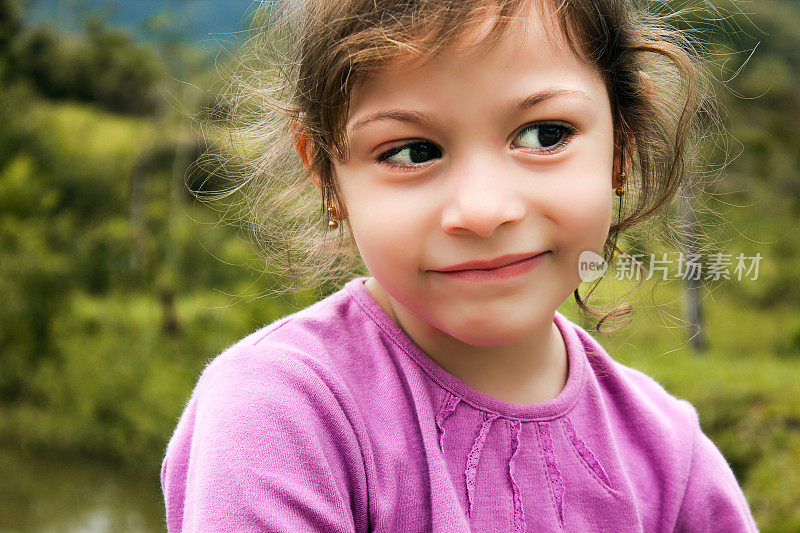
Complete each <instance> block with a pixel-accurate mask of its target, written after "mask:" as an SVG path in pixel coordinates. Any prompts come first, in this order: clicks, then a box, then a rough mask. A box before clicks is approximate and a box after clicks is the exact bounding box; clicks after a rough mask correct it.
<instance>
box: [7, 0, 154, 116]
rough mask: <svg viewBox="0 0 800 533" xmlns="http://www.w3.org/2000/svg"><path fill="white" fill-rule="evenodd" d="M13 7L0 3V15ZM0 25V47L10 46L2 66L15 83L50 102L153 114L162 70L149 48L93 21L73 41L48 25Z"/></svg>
mask: <svg viewBox="0 0 800 533" xmlns="http://www.w3.org/2000/svg"><path fill="white" fill-rule="evenodd" d="M12 5H14V4H13V3H9V2H8V1H7V0H3V1H2V2H0V6H2V7H0V10H2V11H12V10H13V9H12V8H11V7H9V6H12ZM10 20H11V21H10V22H8V23H5V24H2V25H0V43H1V42H2V41H3V40H4V39H5V40H7V41H8V45H7V46H5V47H3V48H7V53H5V54H2V55H3V56H5V57H4V58H3V59H4V62H5V63H6V64H7V68H8V70H9V72H10V75H9V76H8V77H9V78H10V79H11V80H13V81H24V82H26V83H28V84H30V85H31V86H32V87H34V88H35V89H36V90H37V91H38V92H39V93H40V94H42V95H43V96H46V97H48V98H55V99H68V100H79V101H83V102H97V103H98V104H99V105H101V106H103V107H104V108H106V109H108V110H110V111H116V112H120V113H134V114H152V113H153V112H155V111H156V110H157V104H158V99H157V92H156V89H157V82H158V80H159V78H160V74H161V72H162V71H163V68H162V67H161V65H160V62H159V60H158V56H157V55H156V54H155V53H154V52H153V51H152V50H151V49H150V48H148V47H146V46H144V45H140V44H137V43H135V42H134V41H133V40H132V39H131V38H130V36H129V35H128V34H127V33H126V32H124V31H122V30H118V29H111V28H108V27H106V26H104V25H103V24H102V23H101V22H100V20H98V19H97V18H89V19H88V20H87V21H86V24H85V28H84V31H83V34H82V35H80V36H77V37H73V36H69V35H66V34H62V33H60V32H59V31H58V30H56V28H54V27H53V26H52V25H47V24H43V25H40V26H37V27H33V28H21V27H20V24H19V23H16V24H14V23H13V20H14V19H13V18H12V19H10Z"/></svg>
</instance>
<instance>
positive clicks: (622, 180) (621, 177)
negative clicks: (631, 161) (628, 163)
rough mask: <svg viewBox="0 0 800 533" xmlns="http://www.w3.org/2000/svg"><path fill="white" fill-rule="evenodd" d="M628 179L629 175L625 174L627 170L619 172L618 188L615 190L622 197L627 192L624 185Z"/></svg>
mask: <svg viewBox="0 0 800 533" xmlns="http://www.w3.org/2000/svg"><path fill="white" fill-rule="evenodd" d="M626 179H628V176H627V175H626V174H625V171H624V170H623V171H621V172H620V173H619V178H618V179H617V189H616V191H614V192H616V193H617V196H619V197H620V198H621V197H622V195H623V194H625V191H624V190H623V188H622V186H623V185H625V180H626Z"/></svg>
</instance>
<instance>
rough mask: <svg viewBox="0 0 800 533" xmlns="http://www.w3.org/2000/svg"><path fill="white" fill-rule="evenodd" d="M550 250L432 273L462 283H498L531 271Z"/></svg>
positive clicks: (462, 265)
mask: <svg viewBox="0 0 800 533" xmlns="http://www.w3.org/2000/svg"><path fill="white" fill-rule="evenodd" d="M550 253H551V252H550V250H546V251H544V252H539V253H534V254H530V253H527V254H513V255H505V256H502V257H498V258H495V259H492V260H489V261H470V262H468V263H461V264H458V265H453V266H449V267H445V268H443V269H437V270H434V271H433V272H435V273H437V274H441V275H442V276H445V277H446V278H450V279H456V280H464V281H483V282H486V281H500V280H504V279H509V278H513V277H517V276H520V275H522V274H525V273H527V272H530V271H531V270H533V269H534V268H535V267H536V266H537V265H538V264H539V263H541V262H542V261H543V260H544V259H545V258H546V257H547V256H549V255H550Z"/></svg>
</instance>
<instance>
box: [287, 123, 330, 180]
mask: <svg viewBox="0 0 800 533" xmlns="http://www.w3.org/2000/svg"><path fill="white" fill-rule="evenodd" d="M289 129H290V130H291V131H292V137H294V149H295V150H296V151H297V155H298V156H299V157H300V161H301V162H302V163H303V166H304V167H305V168H306V170H309V167H310V164H311V158H312V157H313V156H314V145H313V141H312V140H311V136H310V135H309V134H308V132H306V131H304V130H302V129H301V127H300V124H299V122H297V121H295V120H292V121H291V122H290V124H289ZM311 179H312V181H313V182H314V187H316V188H317V191H319V192H320V193H321V192H322V187H321V185H320V180H319V176H317V174H316V173H311Z"/></svg>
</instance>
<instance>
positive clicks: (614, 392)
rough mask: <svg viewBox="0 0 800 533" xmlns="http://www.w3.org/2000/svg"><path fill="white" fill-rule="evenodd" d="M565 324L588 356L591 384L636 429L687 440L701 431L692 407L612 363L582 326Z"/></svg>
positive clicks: (643, 376)
mask: <svg viewBox="0 0 800 533" xmlns="http://www.w3.org/2000/svg"><path fill="white" fill-rule="evenodd" d="M566 323H567V324H568V326H569V327H570V328H571V329H572V330H573V332H574V334H575V335H576V337H577V339H578V341H579V344H580V346H579V349H580V350H581V351H583V352H584V353H585V355H586V362H587V363H588V365H587V372H588V374H589V378H590V380H592V381H594V382H595V383H596V386H597V388H599V391H600V393H601V394H602V397H603V401H604V403H605V404H606V405H607V406H608V407H609V408H613V410H614V411H616V412H618V413H620V414H624V418H625V419H626V420H630V421H633V422H635V423H636V424H637V425H640V426H644V427H646V428H648V429H652V430H658V431H661V432H666V433H669V434H671V435H676V436H685V435H686V434H687V433H686V432H687V431H693V430H695V429H699V421H698V416H697V411H696V410H695V408H694V406H693V405H692V404H691V403H689V402H688V401H686V400H684V399H680V398H678V397H676V396H674V395H672V394H671V393H669V392H668V391H667V390H666V389H665V388H664V387H663V386H662V385H661V384H660V383H659V382H658V381H656V380H655V379H653V378H652V377H650V376H648V375H647V374H645V373H644V372H641V371H640V370H637V369H635V368H631V367H629V366H627V365H625V364H622V363H620V362H618V361H616V360H615V359H613V358H612V357H611V356H610V355H609V354H608V352H607V351H606V350H605V349H604V348H603V347H602V346H601V345H600V343H599V342H598V341H597V340H596V339H595V338H594V337H593V336H592V335H590V334H589V333H588V332H587V331H586V330H584V329H583V328H582V327H580V326H579V325H577V324H575V323H573V322H570V321H568V320H567V321H566ZM684 440H685V439H684Z"/></svg>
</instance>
